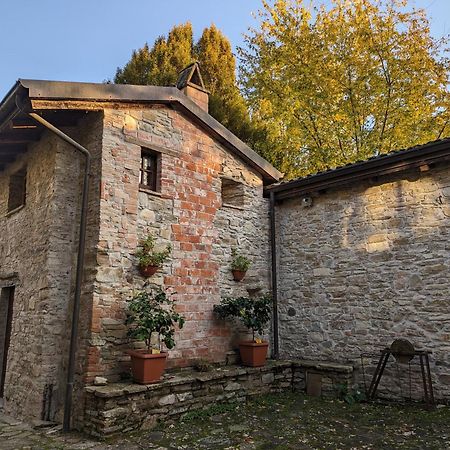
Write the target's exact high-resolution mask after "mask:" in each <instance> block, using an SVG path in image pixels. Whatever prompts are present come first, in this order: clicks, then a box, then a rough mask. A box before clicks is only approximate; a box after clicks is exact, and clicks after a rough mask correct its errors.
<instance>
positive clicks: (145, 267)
mask: <svg viewBox="0 0 450 450" xmlns="http://www.w3.org/2000/svg"><path fill="white" fill-rule="evenodd" d="M139 244H140V247H141V248H140V249H139V250H138V251H137V252H136V256H137V258H138V261H139V270H140V272H141V274H142V275H143V276H144V277H150V276H152V275H153V274H154V273H156V271H157V270H158V269H159V268H160V267H161V266H162V265H163V264H164V262H165V261H166V260H167V259H168V258H169V255H170V252H171V251H172V246H171V245H170V244H168V245H167V246H166V248H165V249H164V250H161V251H159V252H158V251H156V250H155V237H154V236H152V235H151V234H149V235H148V236H147V237H146V238H145V239H143V240H142V241H141V242H140V243H139Z"/></svg>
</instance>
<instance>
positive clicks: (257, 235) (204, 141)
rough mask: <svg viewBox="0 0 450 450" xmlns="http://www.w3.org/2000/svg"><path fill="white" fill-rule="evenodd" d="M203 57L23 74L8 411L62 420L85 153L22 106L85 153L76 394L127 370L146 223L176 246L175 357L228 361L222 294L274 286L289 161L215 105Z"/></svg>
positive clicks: (2, 317)
mask: <svg viewBox="0 0 450 450" xmlns="http://www.w3.org/2000/svg"><path fill="white" fill-rule="evenodd" d="M197 71H198V68H197V67H196V66H192V67H190V68H189V69H188V73H184V74H183V75H184V77H182V79H181V83H180V84H179V85H178V87H144V86H123V85H107V84H98V85H95V84H83V83H64V82H46V81H30V80H20V81H19V82H18V83H17V84H16V85H15V86H14V87H13V89H12V90H11V91H10V93H9V94H8V95H7V96H6V98H5V99H4V100H3V102H2V103H1V105H0V124H1V125H0V126H1V128H0V130H1V132H0V170H1V171H0V230H1V236H0V261H1V263H0V287H1V288H2V298H1V309H0V323H3V322H2V321H5V322H8V326H9V328H6V327H2V331H3V330H5V331H7V332H3V333H2V336H1V341H0V344H1V345H0V347H1V348H2V350H3V349H4V348H6V346H5V337H7V340H8V343H9V348H8V355H7V356H8V357H7V364H5V365H4V366H2V367H3V369H2V380H3V381H2V390H3V387H4V399H5V408H6V411H7V412H10V413H12V414H14V415H16V416H20V417H25V418H42V419H46V420H48V419H51V420H53V419H55V418H56V419H57V420H60V418H61V407H62V404H63V396H64V390H65V377H66V372H67V355H68V352H69V333H70V323H71V314H72V308H73V305H72V302H73V291H74V285H75V268H76V256H77V243H78V230H79V226H78V223H79V221H80V207H81V205H80V202H81V190H82V184H83V171H84V158H83V157H81V156H80V154H79V153H78V152H77V151H76V150H75V149H74V148H73V147H72V146H70V145H69V144H68V143H66V142H65V141H64V140H62V139H61V138H60V137H59V136H56V135H55V134H54V133H52V132H51V131H49V130H47V129H46V128H45V127H43V126H41V125H40V124H39V123H37V122H36V121H34V120H33V119H32V118H31V117H29V116H28V114H27V111H34V112H38V113H39V114H40V115H41V116H42V117H44V118H45V119H46V120H48V122H50V123H52V124H53V125H55V126H56V127H58V128H61V129H62V130H64V132H65V133H66V134H68V135H70V137H71V138H73V139H74V140H75V141H77V142H79V143H80V144H81V145H83V146H84V147H86V148H87V149H88V150H89V151H90V153H91V155H92V161H91V170H90V184H89V186H90V187H89V204H88V212H87V238H86V255H85V264H84V282H83V285H82V289H81V292H82V296H81V311H80V326H79V342H78V353H77V355H78V357H77V361H76V374H77V377H76V379H75V382H76V387H77V388H78V389H76V392H75V395H78V394H77V392H78V393H79V392H81V387H82V386H83V384H85V383H90V382H92V380H93V379H94V377H95V376H100V375H101V376H104V377H107V378H108V380H109V381H118V380H119V379H120V378H121V376H122V375H123V374H124V373H126V372H128V371H129V361H128V356H127V354H126V350H127V349H128V348H129V346H130V343H129V341H128V339H127V337H126V327H125V325H124V319H125V305H126V301H127V299H129V298H130V297H131V295H132V293H133V290H136V289H139V288H141V287H142V286H143V284H144V281H145V280H144V279H143V278H142V277H141V276H140V274H139V273H138V270H137V264H136V257H135V253H136V250H137V247H138V244H139V240H140V239H141V238H144V237H146V236H147V235H148V234H149V233H151V234H153V236H155V237H156V238H157V243H158V245H161V246H164V245H165V244H166V243H169V242H170V244H171V245H172V253H171V257H170V260H169V261H168V262H167V263H166V264H165V265H164V267H163V269H162V270H161V271H160V272H158V273H157V274H156V275H155V276H154V277H152V278H151V280H150V281H151V283H152V284H154V285H164V286H165V287H166V288H167V289H169V290H170V289H172V290H173V291H176V296H175V298H176V302H177V308H178V311H180V312H181V313H182V314H183V315H184V316H185V317H186V324H185V326H184V328H183V329H182V330H181V331H180V332H179V333H178V335H177V337H176V341H177V346H176V347H175V349H173V350H172V351H171V352H170V356H169V360H168V361H169V363H170V364H171V365H177V366H186V365H189V364H192V361H194V360H196V359H208V360H210V361H214V362H220V361H224V360H225V359H226V354H227V352H228V351H230V350H231V349H232V344H233V340H235V339H237V335H236V336H235V335H233V334H232V332H231V331H230V328H229V327H226V326H224V324H223V323H220V322H218V321H217V320H214V317H213V313H212V307H213V304H215V303H217V302H219V300H220V297H221V296H223V295H248V292H252V293H257V292H261V293H262V292H267V291H269V289H270V282H269V267H270V265H269V260H270V254H269V253H270V250H269V218H268V201H267V199H265V198H264V197H263V187H264V185H265V184H269V183H272V182H274V181H277V180H278V179H279V178H280V176H281V174H280V173H279V172H278V171H277V170H276V169H274V168H273V167H272V166H271V165H270V164H268V163H267V162H266V161H265V160H264V159H262V158H261V157H260V156H259V155H257V154H256V153H255V152H253V151H252V150H251V149H250V148H249V147H247V146H246V145H245V144H243V143H242V142H241V141H240V140H239V139H238V138H236V137H235V136H234V135H233V134H231V133H230V132H229V131H228V130H227V129H225V128H224V127H223V126H222V125H221V124H219V123H218V122H217V121H216V120H214V119H213V118H212V117H211V116H210V115H209V114H208V112H207V107H208V93H207V92H206V91H205V89H204V87H203V86H202V84H201V78H199V74H198V72H197ZM196 82H197V84H196ZM149 166H150V168H151V170H153V174H150V173H149V170H150V169H149V168H148V167H149ZM144 172H145V173H144ZM147 175H148V177H147ZM150 175H151V176H152V177H153V178H152V179H150V178H151V176H150ZM153 175H154V176H153ZM232 248H239V249H240V250H241V251H242V253H245V254H247V255H248V256H249V258H250V259H251V260H252V261H253V265H252V267H251V269H250V271H249V273H248V276H247V277H246V279H245V281H244V282H241V283H236V282H234V281H233V280H232V275H231V272H230V268H229V266H230V261H231V250H232ZM9 298H11V301H9ZM8 306H9V315H8V311H7V309H8V308H7V307H8ZM0 358H1V359H2V360H3V359H4V358H3V357H2V355H1V354H0ZM5 361H6V358H5ZM77 398H78V397H77ZM76 403H77V405H78V404H79V402H76ZM77 405H76V406H77Z"/></svg>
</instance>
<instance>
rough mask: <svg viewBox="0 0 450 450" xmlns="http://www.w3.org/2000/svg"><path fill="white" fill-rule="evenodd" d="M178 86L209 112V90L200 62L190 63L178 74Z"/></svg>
mask: <svg viewBox="0 0 450 450" xmlns="http://www.w3.org/2000/svg"><path fill="white" fill-rule="evenodd" d="M177 88H178V89H179V90H180V91H181V92H182V93H183V94H184V95H186V96H188V97H189V98H190V99H191V100H192V101H193V102H194V103H196V104H197V105H198V106H199V107H200V108H202V109H203V110H204V111H206V112H208V101H209V91H208V90H207V89H206V88H205V84H204V83H203V78H202V75H201V73H200V67H199V64H198V62H194V63H192V64H189V66H187V67H186V68H185V69H183V70H182V71H181V72H180V74H179V75H178V81H177Z"/></svg>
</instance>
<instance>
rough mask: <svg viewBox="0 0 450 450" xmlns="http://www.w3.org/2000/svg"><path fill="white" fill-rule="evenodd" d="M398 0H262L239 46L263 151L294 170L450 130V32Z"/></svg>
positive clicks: (319, 166) (341, 160)
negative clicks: (313, 3) (434, 28)
mask: <svg viewBox="0 0 450 450" xmlns="http://www.w3.org/2000/svg"><path fill="white" fill-rule="evenodd" d="M407 6H408V5H407V2H406V1H399V0H371V1H370V0H355V1H352V2H349V1H345V0H334V1H333V5H332V6H331V7H330V8H329V9H327V8H325V7H324V6H321V7H320V8H316V9H312V8H311V7H310V6H306V5H305V3H304V2H303V1H302V0H277V1H275V2H274V3H272V4H269V3H268V2H266V1H263V9H262V10H261V11H260V12H259V21H260V24H259V27H258V28H257V29H253V30H251V31H250V32H249V34H248V35H247V36H246V44H247V48H246V49H240V52H241V57H242V66H241V76H242V81H243V84H244V89H245V93H246V96H247V98H248V101H249V103H250V107H251V110H252V112H253V114H252V118H253V120H254V121H256V122H259V123H263V124H264V127H265V130H266V133H267V134H266V138H267V146H266V149H265V150H264V151H263V153H264V156H266V157H267V158H268V159H269V160H270V161H271V162H272V163H274V164H275V165H276V166H277V167H278V168H279V169H280V170H281V171H283V172H285V173H286V174H287V176H288V177H294V176H300V175H305V174H308V173H313V172H316V171H320V170H324V169H327V168H331V167H335V166H338V165H342V164H346V163H348V162H352V161H356V160H359V159H366V158H367V157H370V156H373V155H377V154H381V153H388V152H390V151H392V150H395V149H399V148H406V147H409V146H411V145H415V144H419V143H424V142H427V141H430V140H433V139H437V138H440V137H443V136H444V135H445V134H446V133H447V134H448V133H449V131H450V129H449V118H450V116H449V115H450V110H449V91H448V81H449V80H448V78H449V77H448V75H449V60H448V58H447V57H446V53H445V50H444V45H445V44H446V42H447V40H446V39H440V40H436V39H434V38H433V37H431V35H430V31H429V24H428V21H427V18H426V15H425V12H424V11H422V10H415V9H410V8H407Z"/></svg>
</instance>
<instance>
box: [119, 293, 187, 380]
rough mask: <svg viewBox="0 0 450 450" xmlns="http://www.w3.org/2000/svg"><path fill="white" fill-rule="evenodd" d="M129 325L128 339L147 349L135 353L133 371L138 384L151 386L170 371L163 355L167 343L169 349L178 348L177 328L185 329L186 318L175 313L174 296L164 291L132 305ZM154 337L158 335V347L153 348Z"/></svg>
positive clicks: (135, 299)
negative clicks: (165, 370)
mask: <svg viewBox="0 0 450 450" xmlns="http://www.w3.org/2000/svg"><path fill="white" fill-rule="evenodd" d="M126 324H127V325H128V326H129V327H130V328H129V330H128V336H129V337H131V338H133V339H137V340H140V341H144V342H145V346H146V349H145V350H143V351H142V350H141V351H138V350H137V351H135V350H131V351H130V352H129V353H130V355H131V369H132V373H133V378H134V380H135V381H136V382H137V383H141V384H148V383H154V382H156V381H158V380H159V379H160V378H161V376H162V374H163V373H164V369H165V367H166V358H167V352H162V351H161V343H162V342H164V344H165V346H166V347H167V348H168V349H171V348H173V347H174V346H175V341H174V333H175V325H178V327H179V328H183V325H184V317H182V316H181V315H180V314H178V313H177V312H176V311H175V310H174V302H173V301H172V300H171V298H170V295H168V294H166V292H165V291H164V290H162V289H160V290H158V291H157V292H156V294H154V293H153V292H151V291H150V292H147V291H141V292H138V293H136V294H135V295H134V296H133V298H132V299H131V300H130V302H129V304H128V311H127V319H126ZM152 333H158V347H157V348H152V342H151V337H152Z"/></svg>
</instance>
